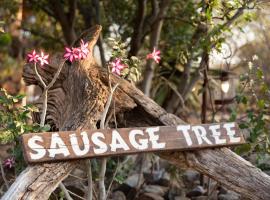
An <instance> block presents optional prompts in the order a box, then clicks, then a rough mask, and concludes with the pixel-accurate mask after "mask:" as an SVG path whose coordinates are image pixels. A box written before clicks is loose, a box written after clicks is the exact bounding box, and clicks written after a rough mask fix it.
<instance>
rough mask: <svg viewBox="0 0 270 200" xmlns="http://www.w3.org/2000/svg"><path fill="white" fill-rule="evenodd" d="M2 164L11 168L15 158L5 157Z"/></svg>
mask: <svg viewBox="0 0 270 200" xmlns="http://www.w3.org/2000/svg"><path fill="white" fill-rule="evenodd" d="M3 164H4V167H6V168H9V169H11V168H12V167H14V165H15V159H14V157H11V158H7V159H6V160H5V161H4V163H3Z"/></svg>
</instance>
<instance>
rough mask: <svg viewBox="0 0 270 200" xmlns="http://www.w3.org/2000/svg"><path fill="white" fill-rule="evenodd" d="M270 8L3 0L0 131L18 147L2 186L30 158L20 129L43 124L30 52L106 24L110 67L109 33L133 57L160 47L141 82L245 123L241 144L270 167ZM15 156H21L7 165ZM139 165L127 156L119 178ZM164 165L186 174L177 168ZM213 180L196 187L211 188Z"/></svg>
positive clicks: (189, 113)
mask: <svg viewBox="0 0 270 200" xmlns="http://www.w3.org/2000/svg"><path fill="white" fill-rule="evenodd" d="M269 12H270V7H269V3H268V2H267V1H266V0H265V1H263V0H151V1H150V0H137V1H134V0H123V1H120V0H119V1H118V0H115V1H106V0H100V1H99V0H1V1H0V32H1V33H0V87H1V88H4V89H5V90H3V91H2V92H1V95H0V133H1V135H0V138H1V141H2V144H3V145H2V148H3V150H2V152H5V151H6V146H7V145H11V149H12V151H8V152H5V153H2V155H1V160H2V163H3V166H4V167H5V169H2V171H3V170H4V171H6V174H7V176H8V178H3V184H2V191H4V190H5V189H4V188H5V187H6V185H7V184H10V183H11V182H12V181H13V180H14V177H16V174H17V172H18V171H20V169H21V168H23V166H24V164H23V158H22V156H21V155H20V151H19V150H18V148H19V147H18V145H19V144H18V136H19V135H20V134H23V133H26V132H33V131H40V127H39V126H38V125H36V124H32V122H31V115H30V114H31V112H35V108H34V107H33V106H30V104H32V103H33V102H34V100H35V99H36V96H38V95H40V91H38V89H37V88H26V87H25V86H24V84H23V82H22V79H21V74H22V67H23V64H24V63H25V55H26V53H27V52H29V51H30V50H32V49H33V48H36V47H39V48H41V49H44V50H46V51H47V52H50V54H53V53H56V52H57V51H58V50H59V51H60V50H62V49H63V47H64V46H70V45H71V44H72V42H73V41H74V40H75V39H76V38H77V37H78V36H79V34H80V33H81V32H82V31H83V30H85V29H87V28H89V27H90V26H92V25H94V24H101V25H102V27H103V32H102V35H101V37H100V39H99V41H98V44H97V47H96V48H95V52H94V53H95V56H96V59H97V61H98V62H99V63H100V65H101V67H106V63H107V62H108V61H109V59H110V57H111V56H112V55H111V52H112V50H111V46H110V41H109V40H108V38H117V39H119V38H120V39H121V41H123V46H122V47H121V48H124V49H125V52H126V54H127V57H129V58H130V57H131V56H138V57H143V56H145V55H146V54H147V53H148V52H150V51H152V50H153V48H154V47H155V48H157V49H159V50H160V51H161V61H160V63H159V64H155V63H154V62H151V61H148V62H145V63H142V78H141V79H140V81H139V82H138V85H137V86H138V87H139V88H140V89H141V90H142V91H143V92H144V93H145V94H146V95H148V96H149V97H151V98H153V99H154V100H155V101H156V102H157V103H158V104H160V105H161V106H162V107H163V108H165V109H166V110H167V111H168V112H171V113H174V114H176V115H178V116H180V117H181V118H182V119H184V120H185V121H188V122H190V123H211V122H221V121H229V120H231V121H238V122H239V124H240V127H241V128H243V129H245V130H246V137H247V140H248V141H249V143H248V144H245V145H243V146H240V147H238V148H236V149H235V151H236V152H237V153H238V154H240V155H242V156H243V157H245V158H246V159H248V160H249V161H251V162H252V163H253V164H255V165H257V166H258V167H260V168H261V169H263V170H264V171H266V172H268V170H270V162H269V151H270V149H269V120H270V112H269V104H270V98H269V95H270V90H269V83H270V76H269V59H268V57H269V49H270V48H269V47H270V42H269V41H270V35H269V29H270V25H269V20H270V17H269ZM19 94H25V95H26V97H27V98H24V96H21V95H19ZM10 95H12V96H10ZM48 129H49V127H46V130H48ZM9 147H10V146H9ZM18 152H19V153H18ZM13 157H15V158H16V159H15V163H13V164H12V166H11V167H9V165H5V163H6V160H7V159H11V158H13ZM150 157H151V159H149V158H148V159H146V162H139V161H138V160H139V159H138V160H137V161H138V162H139V163H144V166H147V164H145V163H148V164H149V163H150V164H149V165H151V166H152V168H153V166H156V165H157V163H159V162H160V161H157V159H156V158H155V157H153V156H150ZM9 161H10V160H9ZM134 162H135V161H134ZM153 163H154V164H153ZM14 166H16V167H14ZM127 166H128V167H127ZM135 166H136V164H134V163H132V162H131V163H130V161H129V162H125V163H124V164H121V170H119V173H118V174H117V176H115V180H116V182H117V183H118V185H119V184H120V183H122V182H125V180H126V178H127V177H129V176H131V175H130V174H132V173H131V172H130V170H127V169H128V168H130V167H131V168H134V171H136V170H137V171H138V170H139V169H137V168H136V167H135ZM158 166H159V164H158ZM118 167H119V161H115V160H111V161H110V163H109V165H108V174H109V175H108V176H112V175H113V170H114V169H115V168H118ZM2 168H3V167H2ZM150 168H151V167H150ZM14 169H16V170H14ZM144 169H145V170H146V171H147V170H148V169H149V167H148V168H147V167H145V168H144ZM96 170H97V171H98V166H96ZM160 170H161V171H162V170H163V171H164V170H165V171H166V172H168V173H169V174H170V175H171V176H173V177H174V178H175V179H177V180H178V179H179V180H180V179H181V176H180V178H179V173H180V172H178V171H176V169H174V168H173V167H171V166H170V167H161V168H158V170H157V171H160ZM139 173H141V172H139ZM180 174H181V173H180ZM4 179H8V180H4ZM4 181H5V182H6V184H4ZM172 182H173V181H172ZM204 182H205V180H203V178H201V179H200V183H199V184H197V185H200V186H202V188H203V189H205V185H204ZM116 185H117V184H116ZM118 185H117V186H118ZM117 186H115V187H117ZM177 187H178V188H183V186H177ZM192 187H193V185H192V186H191V188H188V187H187V193H188V191H193V190H192V189H194V188H192ZM73 189H74V188H73ZM208 192H209V191H208ZM203 193H204V192H202V194H203ZM57 195H58V194H57ZM59 195H60V197H59V198H61V194H60V193H59ZM57 198H58V197H57Z"/></svg>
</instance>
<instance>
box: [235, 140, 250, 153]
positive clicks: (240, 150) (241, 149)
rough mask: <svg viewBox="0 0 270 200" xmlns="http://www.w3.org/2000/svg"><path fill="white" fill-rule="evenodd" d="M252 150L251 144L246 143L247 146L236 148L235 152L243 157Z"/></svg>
mask: <svg viewBox="0 0 270 200" xmlns="http://www.w3.org/2000/svg"><path fill="white" fill-rule="evenodd" d="M250 150H251V144H250V143H246V144H242V145H241V146H238V147H236V148H235V152H236V153H237V154H238V155H241V154H243V153H247V152H249V151H250Z"/></svg>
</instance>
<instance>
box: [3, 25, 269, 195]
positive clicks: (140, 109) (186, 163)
mask: <svg viewBox="0 0 270 200" xmlns="http://www.w3.org/2000/svg"><path fill="white" fill-rule="evenodd" d="M100 31H101V26H95V27H93V28H91V29H89V30H87V31H86V32H85V33H83V34H82V36H81V37H82V38H83V39H84V40H85V41H89V50H90V52H91V53H90V54H89V55H88V57H87V59H85V60H83V61H81V62H78V63H73V64H71V63H69V62H66V64H65V66H64V69H63V71H62V72H61V75H60V77H59V79H58V80H57V82H56V83H55V85H54V86H53V88H52V89H51V90H50V91H49V102H48V113H47V117H46V121H47V123H50V124H51V125H52V127H53V130H77V129H78V130H80V129H96V128H99V127H98V126H99V120H100V118H101V114H102V112H103V109H104V105H105V103H106V100H107V97H108V94H109V87H108V76H107V75H108V74H107V71H106V70H104V69H102V68H101V67H99V66H98V65H97V64H96V62H95V60H94V58H93V57H92V51H93V47H94V45H95V43H96V41H97V39H98V36H99V33H100ZM60 62H61V58H60V57H57V56H55V57H54V58H53V60H52V61H51V63H52V64H51V65H50V66H46V68H45V69H39V72H40V74H41V75H42V76H43V77H44V79H45V82H46V83H47V82H49V81H50V80H51V79H52V77H53V74H54V72H55V71H56V67H57V66H59V63H60ZM23 77H24V81H25V83H26V84H27V85H39V84H40V83H39V81H38V78H37V77H35V73H34V69H33V66H32V65H29V64H26V65H25V66H24V73H23ZM112 82H113V83H114V84H115V83H116V82H121V84H120V86H119V87H118V89H117V90H116V92H115V95H114V101H115V104H116V114H117V122H118V127H136V126H138V127H139V126H140V127H142V126H156V125H169V126H170V125H171V126H172V125H177V124H181V123H184V122H183V121H182V120H181V119H179V118H178V117H176V116H174V115H172V114H169V113H167V112H166V111H165V110H164V109H162V108H161V107H160V106H158V105H157V104H156V103H155V102H154V101H153V100H151V99H149V98H148V97H146V96H145V95H144V94H143V93H142V92H141V91H140V90H138V89H137V88H136V87H135V86H133V85H132V84H131V83H129V82H127V81H125V80H122V79H120V78H118V77H116V76H112ZM41 88H42V87H41ZM41 102H42V97H41V98H40V100H39V101H38V102H37V105H38V106H40V103H41ZM34 119H35V120H36V121H39V117H38V115H36V116H34ZM159 156H160V157H162V158H163V159H166V160H168V161H169V162H171V163H172V164H175V165H176V166H179V167H181V168H183V167H185V168H188V167H189V168H193V169H195V170H198V171H199V172H201V173H203V174H205V175H207V176H209V177H211V178H212V179H214V180H216V181H218V182H220V183H221V184H222V185H224V186H225V187H227V188H229V189H231V190H234V191H235V192H237V193H240V194H241V195H242V197H243V198H245V199H252V200H257V199H264V200H267V199H270V192H269V189H270V177H269V176H267V175H266V174H265V173H263V172H262V171H261V170H259V169H258V168H256V167H254V166H252V165H251V164H250V163H249V162H247V161H245V160H244V159H242V158H241V157H239V156H237V155H236V154H235V153H233V152H232V151H230V150H229V149H227V148H221V149H208V150H200V151H195V152H185V153H183V152H168V153H160V154H159ZM79 163H80V161H72V162H59V163H50V164H41V165H32V166H28V167H27V168H26V169H25V170H24V171H23V172H22V173H21V174H20V176H19V177H18V178H17V179H16V181H15V182H14V183H13V185H12V186H11V187H10V189H9V190H8V191H7V192H6V194H5V195H4V196H3V197H2V200H17V199H28V200H34V199H48V198H49V196H50V194H51V193H52V192H53V191H54V190H55V188H56V187H57V186H58V184H59V183H60V182H61V181H62V180H63V179H65V178H66V177H67V176H68V174H69V173H70V172H71V171H72V170H73V169H74V168H76V166H77V165H78V164H79Z"/></svg>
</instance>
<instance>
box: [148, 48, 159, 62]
mask: <svg viewBox="0 0 270 200" xmlns="http://www.w3.org/2000/svg"><path fill="white" fill-rule="evenodd" d="M159 54H160V51H159V50H157V51H156V49H155V48H154V50H153V52H152V53H150V54H148V55H147V57H146V59H153V60H154V61H155V62H156V63H159V61H160V56H159Z"/></svg>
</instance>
